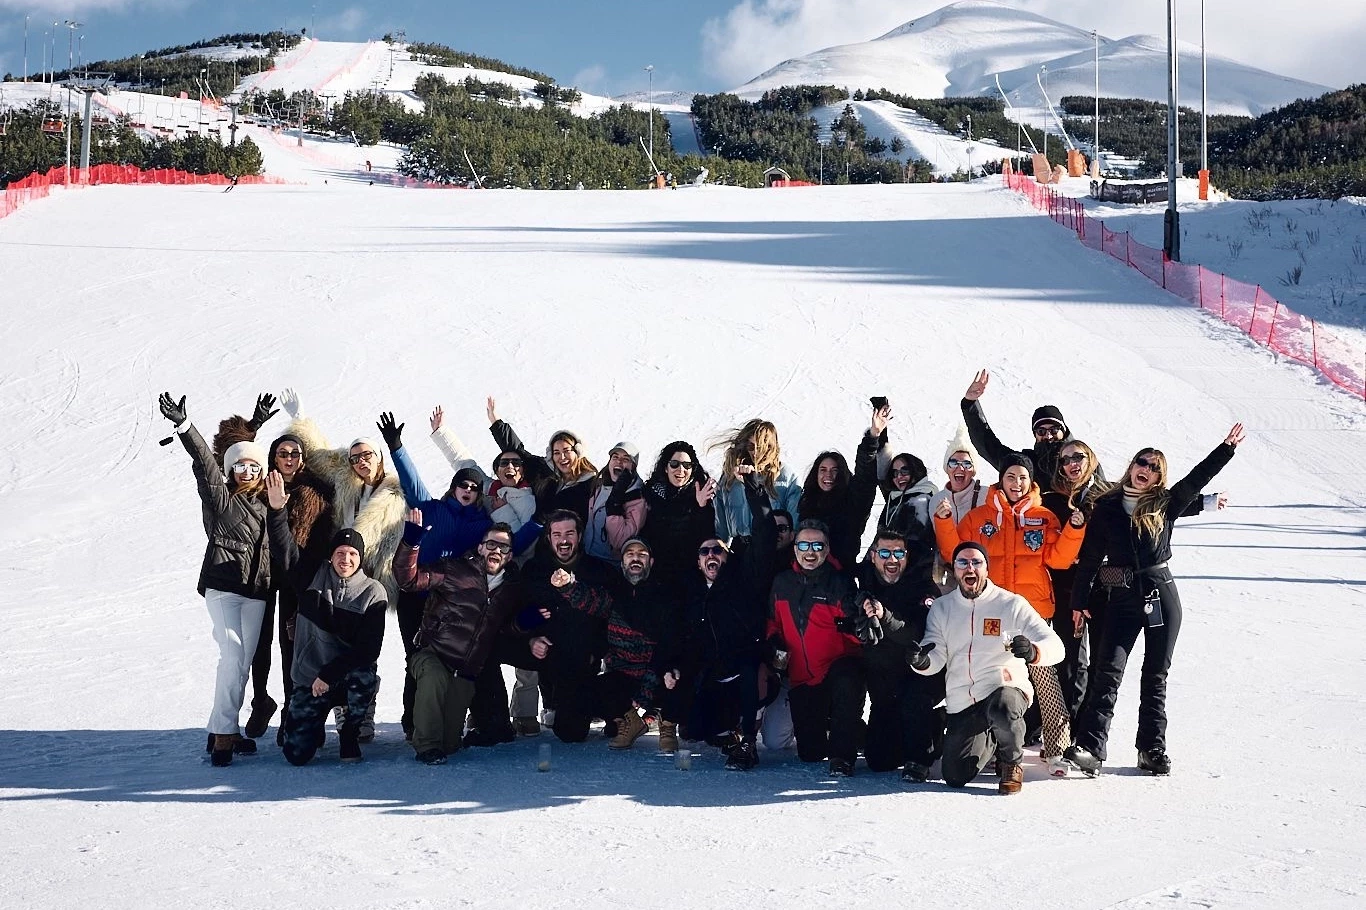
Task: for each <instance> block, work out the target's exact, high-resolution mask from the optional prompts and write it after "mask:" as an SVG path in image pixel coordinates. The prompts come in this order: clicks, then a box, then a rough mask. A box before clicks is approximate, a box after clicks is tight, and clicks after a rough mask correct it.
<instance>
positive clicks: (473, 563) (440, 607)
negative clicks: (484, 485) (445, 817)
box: [394, 509, 523, 765]
mask: <svg viewBox="0 0 1366 910" xmlns="http://www.w3.org/2000/svg"><path fill="white" fill-rule="evenodd" d="M426 533H427V528H426V527H425V526H424V525H423V515H422V512H421V510H419V509H413V510H412V511H411V512H409V513H408V522H407V525H406V526H405V528H404V532H403V542H402V543H400V544H399V547H398V552H397V553H396V554H395V555H394V577H395V578H397V579H398V583H399V587H400V589H401V590H403V591H404V592H409V591H420V592H424V593H426V594H427V598H426V600H425V601H424V609H423V612H422V619H421V627H420V628H419V630H418V633H417V636H416V638H415V640H414V646H415V650H414V652H413V654H412V656H411V657H410V658H409V659H408V675H409V676H410V677H412V680H413V690H414V698H413V710H412V718H413V720H412V723H413V749H414V751H415V752H416V753H417V760H418V761H420V762H422V763H423V764H426V765H440V764H444V763H445V761H446V756H448V755H450V754H451V753H453V752H455V751H456V750H458V749H459V748H460V739H461V735H462V733H463V732H464V728H465V712H466V711H467V710H468V709H469V706H470V702H471V701H473V699H474V685H475V680H476V679H477V678H478V677H479V674H480V673H481V672H482V671H483V669H484V663H485V661H486V660H487V658H488V656H489V652H490V651H492V650H493V644H494V640H495V639H496V638H497V636H498V633H499V631H500V630H501V629H502V628H503V625H504V624H505V623H506V622H507V621H508V620H509V619H511V618H512V617H513V616H514V615H516V613H517V611H518V610H520V609H521V607H522V604H523V594H522V585H521V580H520V578H519V577H518V571H517V566H516V564H514V563H513V562H512V528H511V527H510V526H508V525H506V524H503V523H501V522H500V523H498V524H495V525H493V526H491V527H490V528H489V529H488V530H487V531H485V532H484V535H483V539H482V540H481V541H480V542H479V545H478V546H477V547H475V548H474V549H473V550H470V551H469V552H467V553H465V554H463V555H461V556H447V557H443V558H441V559H439V560H437V561H436V562H434V563H430V564H428V565H426V566H421V565H420V563H421V562H422V559H421V555H420V548H421V546H422V544H423V540H424V537H425V535H426Z"/></svg>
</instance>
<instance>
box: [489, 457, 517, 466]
mask: <svg viewBox="0 0 1366 910" xmlns="http://www.w3.org/2000/svg"><path fill="white" fill-rule="evenodd" d="M521 466H522V459H520V458H500V459H498V461H497V462H496V463H495V464H494V467H495V468H520V467H521Z"/></svg>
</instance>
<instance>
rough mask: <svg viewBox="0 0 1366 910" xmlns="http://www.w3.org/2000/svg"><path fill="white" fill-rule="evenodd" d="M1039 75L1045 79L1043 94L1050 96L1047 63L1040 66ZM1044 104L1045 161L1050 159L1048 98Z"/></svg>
mask: <svg viewBox="0 0 1366 910" xmlns="http://www.w3.org/2000/svg"><path fill="white" fill-rule="evenodd" d="M1039 73H1040V75H1042V76H1043V78H1044V89H1043V93H1044V95H1047V94H1048V85H1047V83H1048V64H1047V63H1044V64H1042V65H1040V66H1039ZM1043 103H1044V113H1043V157H1044V160H1047V159H1048V110H1047V108H1048V98H1047V97H1045V98H1044V101H1043Z"/></svg>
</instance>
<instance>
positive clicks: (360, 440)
mask: <svg viewBox="0 0 1366 910" xmlns="http://www.w3.org/2000/svg"><path fill="white" fill-rule="evenodd" d="M361 445H365V446H369V447H370V448H372V449H374V450H375V457H376V458H378V459H379V464H380V466H381V467H382V466H383V465H384V447H383V446H379V445H376V444H375V441H374V440H373V439H371V438H370V437H369V436H357V437H356V438H355V439H353V440H351V445H349V446H347V447H346V451H347V454H350V452H351V450H352V449H354V448H355V447H356V446H361Z"/></svg>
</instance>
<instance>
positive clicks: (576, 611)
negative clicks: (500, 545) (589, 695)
mask: <svg viewBox="0 0 1366 910" xmlns="http://www.w3.org/2000/svg"><path fill="white" fill-rule="evenodd" d="M549 537H550V529H549V528H546V529H545V530H544V531H542V532H541V540H540V543H539V544H538V545H537V547H536V555H535V556H534V557H532V559H531V561H530V562H528V563H527V564H526V566H525V567H523V570H522V577H523V578H524V579H525V583H526V594H527V602H528V603H529V605H530V607H532V608H537V609H545V610H548V611H550V619H549V620H547V621H546V623H545V624H544V625H542V626H540V627H538V628H536V629H535V634H536V635H544V636H545V637H546V638H549V639H550V641H551V644H552V645H553V646H554V648H555V649H556V651H557V654H556V659H558V660H560V661H565V662H567V665H569V666H575V667H583V666H585V665H587V664H591V663H596V661H597V660H599V659H601V658H602V657H603V655H605V654H606V653H607V619H608V617H609V616H611V613H612V595H611V586H612V578H613V576H614V575H618V574H620V573H618V572H617V571H616V570H615V569H613V568H612V567H611V566H609V565H607V564H606V563H604V562H603V561H602V560H600V559H594V558H593V557H591V556H586V555H584V554H582V553H580V554H579V555H578V557H577V558H576V559H575V560H574V561H573V562H572V563H571V564H570V565H567V566H563V565H561V564H560V561H559V560H558V559H556V558H555V555H554V550H552V549H551V547H550V540H549ZM561 568H563V569H564V570H565V571H567V572H570V573H572V574H573V576H574V583H573V584H572V585H565V586H564V587H563V588H557V587H555V586H554V585H553V584H551V583H550V576H552V575H554V574H555V570H556V569H561Z"/></svg>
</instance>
